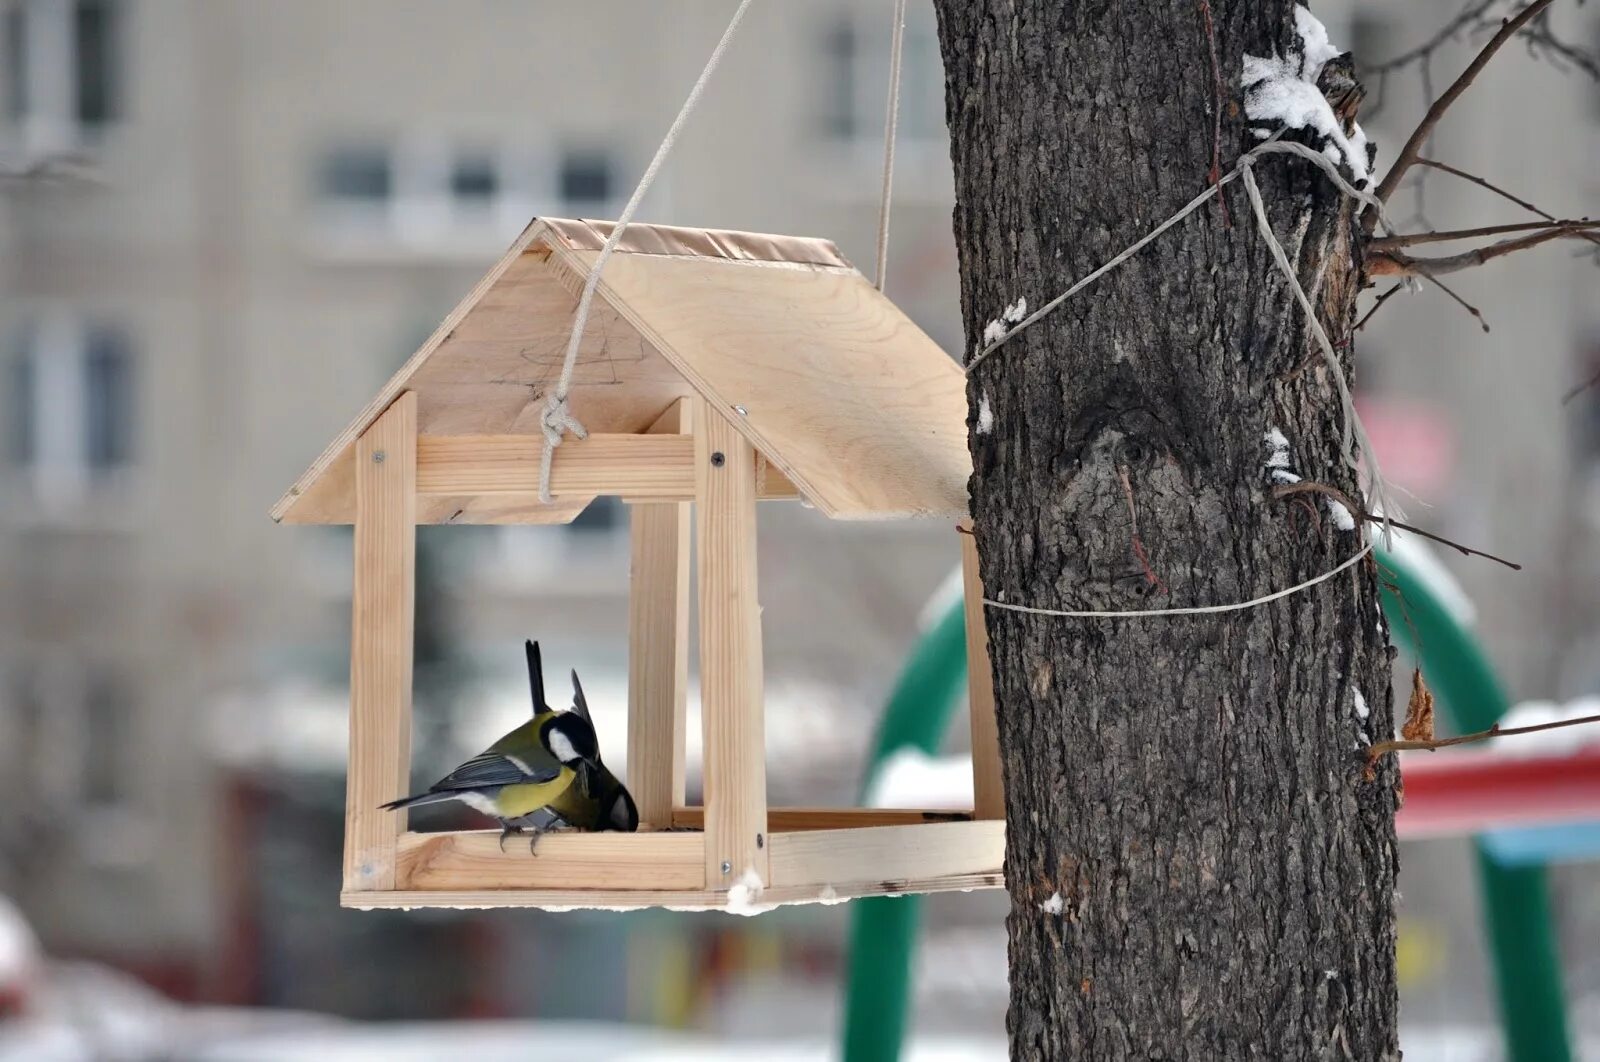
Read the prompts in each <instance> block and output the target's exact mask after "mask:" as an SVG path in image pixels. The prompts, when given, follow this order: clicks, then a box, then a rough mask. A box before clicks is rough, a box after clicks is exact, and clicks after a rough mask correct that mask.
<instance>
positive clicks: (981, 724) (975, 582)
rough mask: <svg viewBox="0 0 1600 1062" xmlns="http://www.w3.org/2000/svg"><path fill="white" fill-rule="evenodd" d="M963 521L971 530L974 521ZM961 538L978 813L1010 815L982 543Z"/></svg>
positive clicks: (974, 800) (974, 811)
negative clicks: (985, 614)
mask: <svg viewBox="0 0 1600 1062" xmlns="http://www.w3.org/2000/svg"><path fill="white" fill-rule="evenodd" d="M962 527H963V529H964V530H965V531H967V532H970V531H971V529H972V523H971V521H963V523H962ZM956 537H958V538H960V539H961V592H962V599H963V602H964V607H965V609H966V615H967V705H968V708H967V711H968V717H969V722H970V724H971V728H972V805H973V806H972V814H973V817H974V818H979V819H1003V818H1005V817H1006V790H1005V784H1004V781H1003V779H1002V776H1001V768H1000V729H999V723H998V722H997V721H996V720H995V703H994V672H993V671H992V670H991V666H990V663H989V632H988V630H987V629H985V627H984V618H983V580H982V579H981V578H980V577H979V575H978V543H977V540H976V539H974V538H973V536H972V535H971V534H970V533H967V534H960V535H957V536H956Z"/></svg>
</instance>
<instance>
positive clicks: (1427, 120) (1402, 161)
mask: <svg viewBox="0 0 1600 1062" xmlns="http://www.w3.org/2000/svg"><path fill="white" fill-rule="evenodd" d="M1553 2H1554V0H1533V2H1532V3H1530V4H1529V5H1528V6H1527V7H1525V8H1523V9H1522V10H1521V11H1519V12H1518V13H1517V14H1516V15H1514V16H1513V17H1511V18H1509V19H1507V20H1506V21H1505V22H1504V23H1503V24H1502V25H1501V27H1500V31H1499V32H1498V33H1496V34H1495V35H1494V36H1493V37H1491V38H1490V39H1489V43H1488V44H1485V45H1484V46H1483V48H1482V49H1481V50H1480V51H1479V52H1478V54H1477V55H1476V56H1475V57H1474V58H1473V60H1472V62H1471V63H1469V64H1468V65H1467V68H1466V69H1465V70H1463V71H1462V72H1461V75H1460V76H1459V77H1457V78H1456V79H1455V81H1454V82H1452V83H1451V85H1450V87H1449V88H1447V89H1445V90H1444V93H1443V94H1442V95H1440V97H1439V98H1438V99H1437V100H1435V101H1434V103H1433V106H1432V107H1429V108H1428V113H1427V114H1425V115H1423V117H1422V121H1421V122H1419V123H1418V124H1417V128H1416V129H1415V130H1413V131H1412V133H1411V137H1410V139H1408V140H1407V141H1406V143H1405V147H1403V148H1401V149H1400V154H1399V155H1398V156H1397V157H1396V158H1395V162H1394V165H1393V166H1391V167H1390V168H1389V172H1388V173H1387V174H1385V175H1384V178H1383V180H1382V181H1381V182H1380V183H1379V184H1378V190H1377V193H1376V194H1377V196H1378V198H1379V199H1381V200H1383V201H1384V202H1388V200H1389V197H1390V196H1391V195H1393V194H1394V190H1395V188H1397V187H1398V186H1399V184H1400V179H1401V178H1402V177H1404V176H1405V175H1406V171H1407V170H1409V169H1411V167H1412V166H1413V165H1415V164H1416V161H1417V156H1418V155H1420V154H1421V153H1422V145H1423V144H1425V143H1426V142H1427V140H1428V138H1429V137H1430V136H1431V135H1432V134H1433V129H1434V126H1436V125H1438V124H1439V121H1440V119H1442V118H1443V117H1444V115H1445V112H1446V111H1448V110H1449V109H1450V106H1451V104H1453V103H1455V101H1456V100H1457V99H1459V98H1460V97H1461V94H1462V93H1463V92H1465V91H1466V90H1467V88H1468V87H1469V86H1471V84H1472V83H1473V82H1474V81H1475V80H1477V77H1478V75H1479V74H1480V73H1481V72H1482V71H1483V68H1484V67H1485V66H1487V65H1489V60H1490V59H1493V58H1494V55H1495V53H1496V52H1498V51H1499V50H1500V49H1501V47H1502V46H1504V44H1505V43H1506V41H1508V40H1510V39H1511V38H1512V37H1515V36H1516V35H1517V32H1518V31H1519V30H1521V29H1522V27H1524V26H1526V25H1527V24H1528V23H1529V22H1530V21H1532V20H1533V19H1534V18H1535V17H1536V16H1537V15H1538V14H1539V13H1540V12H1542V11H1544V10H1545V9H1546V8H1548V7H1549V6H1550V5H1551V3H1553ZM1376 221H1377V214H1376V212H1375V211H1371V210H1370V209H1369V212H1368V215H1367V220H1366V226H1367V231H1368V232H1371V231H1372V226H1373V225H1374V224H1375V223H1376Z"/></svg>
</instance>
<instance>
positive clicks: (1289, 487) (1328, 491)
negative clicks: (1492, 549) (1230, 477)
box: [1272, 480, 1522, 572]
mask: <svg viewBox="0 0 1600 1062" xmlns="http://www.w3.org/2000/svg"><path fill="white" fill-rule="evenodd" d="M1297 494H1323V495H1326V496H1327V497H1329V498H1332V499H1333V500H1334V501H1336V502H1338V503H1339V504H1340V505H1342V506H1344V507H1345V508H1346V509H1348V510H1350V511H1351V512H1352V513H1354V514H1355V515H1356V516H1359V517H1360V518H1361V519H1363V520H1365V521H1366V522H1367V523H1369V524H1381V523H1383V517H1381V516H1376V515H1374V514H1372V513H1369V512H1367V510H1365V509H1363V508H1362V507H1361V506H1359V505H1357V504H1356V500H1355V499H1354V498H1352V497H1350V495H1348V494H1346V493H1345V492H1344V491H1342V490H1340V489H1339V488H1338V487H1335V486H1331V485H1330V484H1327V483H1314V482H1312V481H1310V480H1301V481H1300V482H1299V483H1285V484H1283V485H1282V486H1278V487H1273V488H1272V496H1273V497H1274V498H1292V497H1294V496H1295V495H1297ZM1389 524H1390V526H1392V527H1398V528H1399V529H1400V530H1402V531H1410V532H1411V533H1412V534H1414V535H1421V536H1422V537H1423V538H1426V539H1431V540H1432V541H1434V542H1437V543H1439V545H1441V546H1449V547H1450V548H1451V549H1453V550H1459V551H1460V552H1461V553H1463V554H1465V555H1466V556H1468V557H1482V558H1484V559H1485V560H1492V561H1494V562H1495V563H1496V564H1504V565H1505V566H1506V567H1507V568H1510V569H1511V570H1512V571H1515V572H1520V571H1521V570H1522V565H1520V564H1518V563H1517V562H1516V561H1508V560H1506V559H1505V558H1504V557H1496V556H1495V555H1494V554H1493V553H1485V552H1484V551H1483V550H1481V549H1473V548H1472V547H1471V546H1463V545H1462V544H1461V543H1459V542H1452V541H1451V540H1450V539H1448V538H1445V537H1444V536H1442V535H1436V534H1434V533H1433V532H1432V531H1424V530H1423V529H1422V528H1420V527H1413V526H1412V525H1410V524H1403V523H1401V522H1400V521H1399V520H1390V521H1389Z"/></svg>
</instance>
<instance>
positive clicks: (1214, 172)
mask: <svg viewBox="0 0 1600 1062" xmlns="http://www.w3.org/2000/svg"><path fill="white" fill-rule="evenodd" d="M1200 21H1201V22H1202V23H1204V25H1205V29H1206V45H1207V46H1208V47H1209V48H1210V49H1211V86H1212V87H1211V171H1210V172H1209V173H1207V174H1206V180H1208V181H1210V182H1211V183H1212V184H1213V185H1217V186H1220V185H1221V183H1222V64H1221V63H1219V62H1218V61H1217V27H1216V25H1215V23H1213V22H1212V20H1211V0H1200ZM1217 203H1218V205H1219V206H1221V207H1222V227H1223V228H1225V229H1231V228H1233V221H1232V219H1231V218H1229V217H1228V197H1227V196H1225V195H1223V194H1222V189H1221V187H1218V188H1217Z"/></svg>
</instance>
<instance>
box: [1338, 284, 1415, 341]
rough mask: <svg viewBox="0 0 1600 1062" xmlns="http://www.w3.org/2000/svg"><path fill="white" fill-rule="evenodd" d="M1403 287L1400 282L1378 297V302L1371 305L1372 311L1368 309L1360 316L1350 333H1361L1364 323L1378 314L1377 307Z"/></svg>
mask: <svg viewBox="0 0 1600 1062" xmlns="http://www.w3.org/2000/svg"><path fill="white" fill-rule="evenodd" d="M1405 286H1406V284H1405V281H1403V280H1402V281H1400V282H1399V283H1398V284H1396V285H1395V286H1394V287H1392V288H1390V289H1389V290H1388V291H1386V292H1384V293H1383V294H1382V295H1379V296H1378V301H1377V302H1375V303H1373V304H1372V309H1370V310H1368V311H1367V312H1366V313H1364V314H1362V315H1361V320H1359V321H1357V322H1356V326H1355V327H1354V328H1352V329H1351V330H1350V331H1352V332H1359V331H1361V329H1362V328H1363V327H1364V326H1365V325H1366V323H1367V322H1368V321H1370V320H1372V315H1373V314H1375V313H1377V312H1378V307H1380V306H1382V305H1383V304H1384V303H1386V302H1388V301H1389V299H1390V298H1391V297H1392V296H1393V295H1394V294H1395V293H1396V292H1398V291H1400V290H1401V289H1402V288H1404V287H1405Z"/></svg>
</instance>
